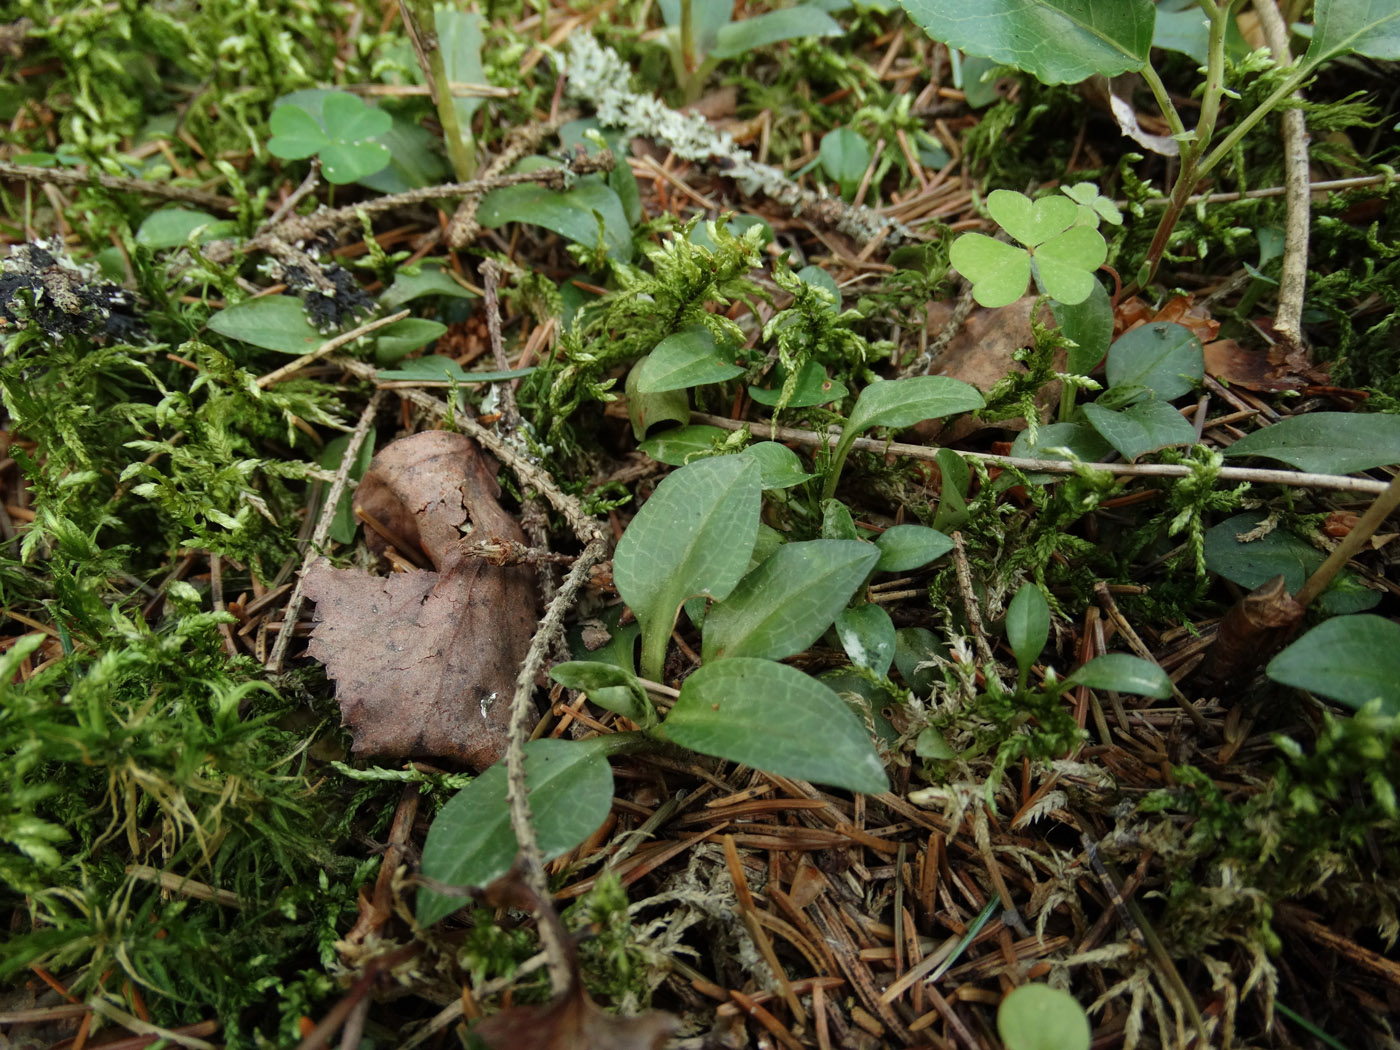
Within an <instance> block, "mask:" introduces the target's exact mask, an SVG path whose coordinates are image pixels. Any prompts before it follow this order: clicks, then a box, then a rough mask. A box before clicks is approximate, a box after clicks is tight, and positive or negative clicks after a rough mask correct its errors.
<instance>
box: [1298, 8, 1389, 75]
mask: <svg viewBox="0 0 1400 1050" xmlns="http://www.w3.org/2000/svg"><path fill="white" fill-rule="evenodd" d="M1347 51H1355V52H1356V53H1357V54H1361V55H1368V56H1370V57H1371V58H1382V59H1390V60H1392V61H1393V60H1395V59H1400V6H1397V5H1396V4H1395V3H1394V2H1393V0H1317V3H1316V4H1315V5H1314V8H1313V38H1312V44H1310V45H1309V47H1308V53H1307V61H1309V62H1321V61H1325V60H1326V59H1328V58H1330V57H1332V56H1333V55H1340V54H1343V53H1345V52H1347Z"/></svg>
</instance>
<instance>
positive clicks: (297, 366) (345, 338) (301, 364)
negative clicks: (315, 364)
mask: <svg viewBox="0 0 1400 1050" xmlns="http://www.w3.org/2000/svg"><path fill="white" fill-rule="evenodd" d="M408 315H409V311H408V310H400V311H399V312H398V313H396V314H390V315H389V316H388V317H378V318H375V319H374V320H373V321H366V322H365V323H364V324H362V325H360V326H358V327H357V328H352V329H350V331H348V332H342V333H341V334H340V335H338V336H336V337H335V338H334V339H327V340H326V341H325V342H324V343H322V344H321V345H320V346H318V347H317V348H316V349H315V350H312V351H311V353H309V354H302V355H301V356H300V357H298V358H297V359H296V360H295V361H292V362H290V363H288V364H285V365H283V366H282V367H281V368H278V369H275V370H273V371H271V372H269V373H267V375H264V376H259V377H258V388H259V389H260V390H266V389H267V388H268V387H270V386H272V385H273V384H274V383H280V382H282V380H284V379H286V378H287V377H288V376H290V375H293V374H294V373H296V372H299V371H301V370H302V369H303V368H305V367H306V366H307V365H309V364H311V362H312V361H318V360H320V359H321V358H323V357H325V356H326V355H327V354H331V353H334V352H335V351H337V350H339V349H340V348H341V347H342V346H345V345H346V344H347V343H353V342H354V341H355V340H356V339H358V338H360V336H362V335H368V334H369V333H370V332H374V331H377V330H378V329H380V328H384V327H385V326H386V325H391V324H394V323H395V322H396V321H402V320H403V319H404V318H405V317H407V316H408Z"/></svg>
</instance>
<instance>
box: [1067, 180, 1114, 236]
mask: <svg viewBox="0 0 1400 1050" xmlns="http://www.w3.org/2000/svg"><path fill="white" fill-rule="evenodd" d="M1060 192H1061V193H1063V194H1065V196H1067V197H1069V199H1070V200H1072V201H1074V203H1075V204H1078V205H1079V209H1080V210H1079V218H1078V219H1076V220H1075V224H1076V225H1078V226H1094V227H1097V226H1098V224H1099V220H1100V219H1102V220H1103V221H1104V222H1106V223H1108V224H1109V225H1110V226H1122V225H1123V213H1122V212H1120V211H1119V210H1118V205H1116V204H1114V203H1113V199H1112V198H1111V197H1105V196H1104V195H1103V194H1102V193H1100V192H1099V187H1098V185H1097V184H1096V183H1093V182H1076V183H1075V184H1074V185H1073V186H1061V187H1060Z"/></svg>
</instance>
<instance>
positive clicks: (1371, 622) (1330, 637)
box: [1265, 615, 1400, 715]
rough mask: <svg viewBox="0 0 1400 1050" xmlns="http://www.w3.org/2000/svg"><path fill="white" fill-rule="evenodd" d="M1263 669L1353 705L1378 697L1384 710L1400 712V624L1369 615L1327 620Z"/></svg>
mask: <svg viewBox="0 0 1400 1050" xmlns="http://www.w3.org/2000/svg"><path fill="white" fill-rule="evenodd" d="M1265 673H1267V674H1268V676H1269V677H1270V678H1272V679H1273V680H1274V681H1276V682H1282V683H1283V684H1284V685H1291V686H1293V687H1294V688H1296V689H1306V690H1308V691H1309V692H1312V693H1317V694H1319V695H1320V696H1325V697H1327V698H1329V699H1331V700H1336V701H1338V702H1339V703H1343V704H1346V705H1347V706H1348V707H1352V708H1361V707H1364V706H1365V705H1366V704H1367V703H1368V702H1369V701H1371V700H1375V699H1377V698H1379V699H1380V700H1381V704H1382V706H1381V710H1382V712H1384V713H1385V714H1387V715H1396V714H1400V624H1396V623H1394V622H1392V621H1391V620H1387V619H1386V618H1385V617H1383V616H1370V615H1361V616H1336V617H1333V618H1332V619H1330V620H1324V621H1323V622H1322V623H1320V624H1318V625H1317V626H1316V627H1314V628H1313V629H1312V630H1311V631H1309V632H1308V633H1307V634H1305V635H1303V637H1301V638H1299V639H1298V640H1297V641H1296V642H1294V643H1293V644H1292V645H1290V646H1289V647H1288V648H1287V649H1285V650H1284V651H1283V652H1281V653H1279V654H1278V655H1277V656H1275V657H1274V658H1273V659H1272V660H1270V661H1269V666H1268V667H1267V668H1266V669H1265Z"/></svg>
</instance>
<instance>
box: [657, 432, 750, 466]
mask: <svg viewBox="0 0 1400 1050" xmlns="http://www.w3.org/2000/svg"><path fill="white" fill-rule="evenodd" d="M727 437H729V431H727V430H721V429H720V428H719V427H712V426H704V425H700V424H694V425H691V426H684V427H672V428H671V429H670V430H663V431H662V432H661V433H659V434H657V435H656V436H655V437H649V438H647V439H646V440H645V441H643V442H642V443H641V444H640V445H638V446H637V447H638V448H640V449H641V450H642V451H643V452H645V453H646V454H647V455H648V456H650V457H651V458H652V459H654V460H656V461H657V462H658V463H666V464H669V465H670V466H673V467H680V466H684V465H685V463H686V461H687V460H689V459H691V458H692V457H694V456H699V455H709V454H710V453H712V452H713V451H714V450H715V447H716V445H717V444H719V445H722V444H724V440H725V438H727Z"/></svg>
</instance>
